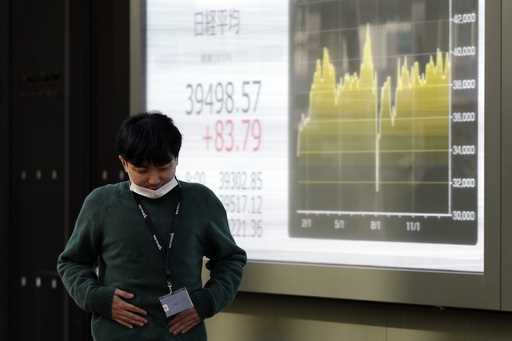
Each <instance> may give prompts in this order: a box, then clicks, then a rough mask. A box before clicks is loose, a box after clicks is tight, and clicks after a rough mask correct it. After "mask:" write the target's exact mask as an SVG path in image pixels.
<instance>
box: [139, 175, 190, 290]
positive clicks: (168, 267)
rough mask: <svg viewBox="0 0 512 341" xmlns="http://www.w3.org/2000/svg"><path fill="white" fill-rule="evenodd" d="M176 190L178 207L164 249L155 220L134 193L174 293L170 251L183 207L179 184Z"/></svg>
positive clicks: (169, 285)
mask: <svg viewBox="0 0 512 341" xmlns="http://www.w3.org/2000/svg"><path fill="white" fill-rule="evenodd" d="M177 187H178V188H176V190H178V204H177V205H176V209H175V210H174V214H173V216H172V220H171V227H170V231H169V244H168V246H167V247H163V245H165V243H163V242H162V241H161V240H160V238H158V233H157V231H156V228H155V224H154V223H153V220H152V219H151V216H150V215H149V211H148V210H146V208H145V207H144V205H143V204H142V202H141V200H140V197H139V195H138V194H136V193H135V192H132V194H133V198H134V199H135V202H136V203H137V208H138V209H139V211H140V213H141V215H142V218H143V219H144V222H145V223H146V226H147V227H148V228H149V231H150V232H151V234H152V237H153V241H154V242H155V246H156V248H157V250H158V252H159V253H160V254H161V255H162V259H163V262H164V266H165V277H166V278H165V279H166V281H167V286H168V287H169V291H170V292H171V293H172V271H171V265H170V263H169V257H168V254H169V251H170V250H171V247H172V242H173V239H174V230H175V228H176V221H177V220H178V219H177V218H178V215H179V214H180V206H181V187H180V185H179V184H178V186H177Z"/></svg>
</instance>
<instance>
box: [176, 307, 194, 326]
mask: <svg viewBox="0 0 512 341" xmlns="http://www.w3.org/2000/svg"><path fill="white" fill-rule="evenodd" d="M194 315H197V312H196V310H195V308H191V309H187V310H184V311H182V312H181V313H179V314H178V315H176V316H174V317H173V319H172V320H171V321H170V322H169V325H174V324H176V323H179V322H181V321H182V320H184V319H188V318H189V317H190V316H194ZM197 317H198V318H199V316H197Z"/></svg>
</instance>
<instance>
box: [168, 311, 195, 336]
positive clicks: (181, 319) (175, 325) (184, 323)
mask: <svg viewBox="0 0 512 341" xmlns="http://www.w3.org/2000/svg"><path fill="white" fill-rule="evenodd" d="M199 321H200V318H199V316H198V315H197V313H196V312H195V310H192V311H188V312H186V313H182V314H180V315H179V316H176V318H174V319H173V320H172V321H170V322H169V327H170V328H169V331H170V332H171V333H172V334H175V335H176V334H178V333H185V332H187V331H188V330H190V329H191V328H192V327H193V326H195V325H196V324H197V323H199Z"/></svg>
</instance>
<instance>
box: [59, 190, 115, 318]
mask: <svg viewBox="0 0 512 341" xmlns="http://www.w3.org/2000/svg"><path fill="white" fill-rule="evenodd" d="M103 204H104V203H103ZM100 226H101V200H98V198H97V197H96V195H95V192H93V193H91V194H90V195H89V196H88V197H87V198H86V199H85V201H84V204H83V206H82V209H81V211H80V214H79V216H78V218H77V221H76V223H75V228H74V230H73V233H72V234H71V237H70V239H69V240H68V242H67V244H66V247H65V249H64V251H63V252H62V253H61V254H60V256H59V258H58V260H57V271H58V273H59V275H60V277H61V278H62V282H63V284H64V287H65V288H66V290H67V292H68V293H69V295H70V296H71V297H72V298H73V300H74V301H75V302H76V304H77V305H78V306H79V307H80V308H82V309H83V310H85V311H88V312H93V313H97V314H100V315H102V316H104V317H108V318H111V315H112V299H113V295H114V289H113V288H109V287H105V286H102V285H101V284H100V283H99V281H98V276H97V275H96V272H95V267H96V265H97V260H98V257H99V255H100V251H101V232H100Z"/></svg>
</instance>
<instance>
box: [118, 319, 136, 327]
mask: <svg viewBox="0 0 512 341" xmlns="http://www.w3.org/2000/svg"><path fill="white" fill-rule="evenodd" d="M114 321H116V322H117V323H119V324H120V325H122V326H125V327H126V328H130V329H133V326H132V325H131V324H130V323H128V322H127V321H125V320H124V319H122V318H115V319H114Z"/></svg>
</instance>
